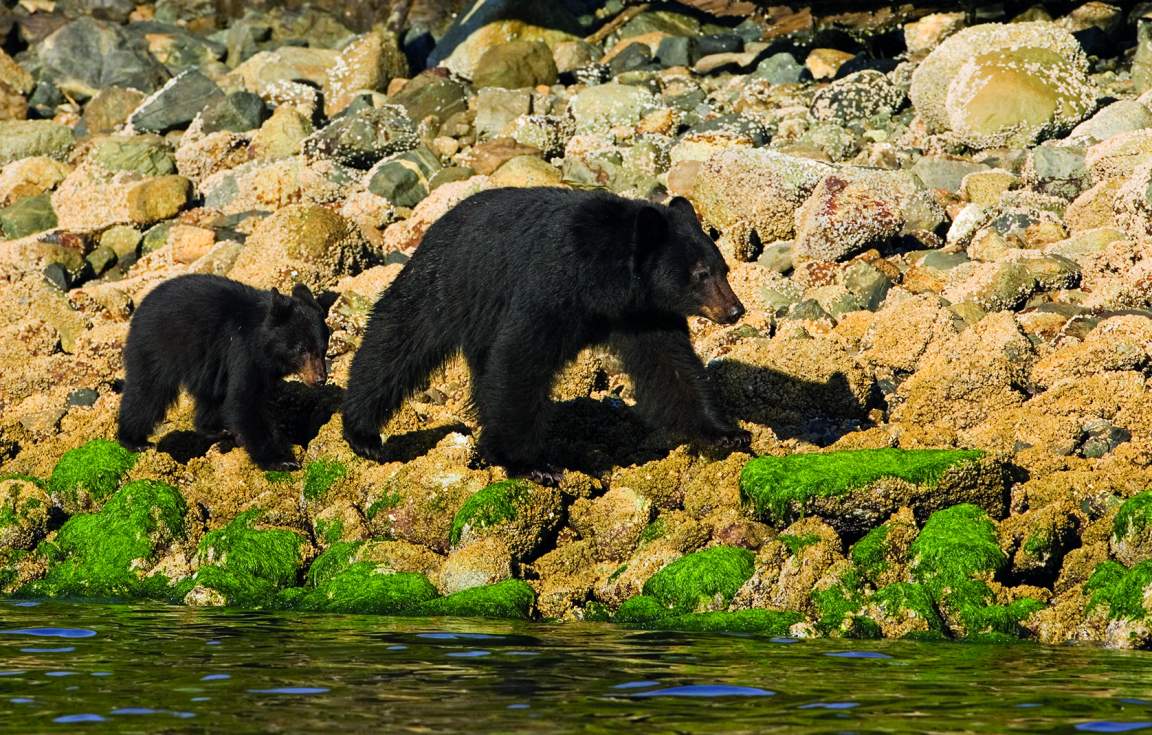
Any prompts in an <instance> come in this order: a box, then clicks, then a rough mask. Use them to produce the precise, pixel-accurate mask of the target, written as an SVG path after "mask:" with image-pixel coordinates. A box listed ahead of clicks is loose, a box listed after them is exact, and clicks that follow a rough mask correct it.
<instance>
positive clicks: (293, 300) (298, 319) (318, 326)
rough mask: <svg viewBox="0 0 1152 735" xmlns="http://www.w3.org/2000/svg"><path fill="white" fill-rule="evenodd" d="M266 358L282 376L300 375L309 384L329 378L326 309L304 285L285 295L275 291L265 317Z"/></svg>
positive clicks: (264, 340)
mask: <svg viewBox="0 0 1152 735" xmlns="http://www.w3.org/2000/svg"><path fill="white" fill-rule="evenodd" d="M262 342H263V348H264V357H265V359H266V360H268V361H269V362H270V363H271V364H272V365H274V366H275V368H276V371H277V372H278V373H280V374H281V375H290V374H292V373H299V375H300V377H302V378H303V379H304V381H305V382H307V383H308V384H309V385H322V384H323V383H324V382H325V381H326V380H327V379H328V370H327V368H326V367H325V365H324V354H325V353H326V352H328V327H327V325H325V324H324V309H323V308H321V306H320V304H318V303H317V302H316V299H315V297H313V296H312V292H311V291H309V290H308V287H307V286H305V285H303V284H297V285H296V287H295V288H293V289H292V295H291V296H285V295H283V294H282V293H280V292H279V291H277V290H276V289H272V298H271V299H269V301H268V311H267V313H266V314H265V317H264V330H263V340H262Z"/></svg>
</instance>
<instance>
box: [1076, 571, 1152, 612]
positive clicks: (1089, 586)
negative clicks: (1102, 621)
mask: <svg viewBox="0 0 1152 735" xmlns="http://www.w3.org/2000/svg"><path fill="white" fill-rule="evenodd" d="M1150 591H1152V561H1143V562H1140V563H1139V564H1137V565H1135V566H1134V567H1132V568H1131V569H1128V568H1125V567H1124V566H1123V565H1122V564H1117V563H1116V562H1114V561H1105V562H1103V563H1101V564H1100V565H1098V566H1097V567H1096V570H1095V571H1094V572H1093V573H1092V576H1091V577H1090V578H1089V579H1088V581H1087V582H1085V583H1084V593H1085V594H1086V595H1087V596H1088V609H1089V610H1092V609H1093V608H1097V607H1103V608H1106V609H1107V612H1108V617H1109V618H1110V619H1112V620H1144V619H1146V618H1147V617H1148V615H1149V612H1150V610H1149V607H1148V603H1147V602H1146V600H1147V599H1148V597H1149V592H1150Z"/></svg>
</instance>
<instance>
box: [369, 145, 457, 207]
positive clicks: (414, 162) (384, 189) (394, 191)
mask: <svg viewBox="0 0 1152 735" xmlns="http://www.w3.org/2000/svg"><path fill="white" fill-rule="evenodd" d="M439 170H440V161H439V160H438V159H437V158H436V156H435V155H434V154H433V153H432V152H431V151H429V150H428V149H427V148H414V149H412V150H410V151H406V152H404V153H398V154H396V155H394V156H389V157H388V158H385V159H384V160H382V161H380V163H378V164H376V165H375V166H373V167H372V169H371V170H370V171H369V172H368V173H367V174H366V175H365V177H366V180H367V184H366V186H367V189H368V191H370V192H372V193H373V194H376V195H377V196H382V197H384V198H385V199H387V200H388V201H389V202H391V203H393V204H395V205H396V206H400V207H415V206H416V205H417V204H419V203H420V201H421V200H423V199H424V197H426V196H428V192H429V190H430V188H431V187H430V184H429V181H430V179H431V178H432V176H434V175H435V174H436V172H438V171H439Z"/></svg>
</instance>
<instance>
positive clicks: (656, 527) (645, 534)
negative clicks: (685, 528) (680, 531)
mask: <svg viewBox="0 0 1152 735" xmlns="http://www.w3.org/2000/svg"><path fill="white" fill-rule="evenodd" d="M667 532H668V529H667V524H666V523H665V522H664V519H663V518H661V517H657V518H656V519H655V520H653V521H652V522H651V523H649V524H648V525H647V526H645V527H644V530H643V531H641V532H640V543H642V544H647V543H651V542H652V541H655V540H656V539H658V538H662V537H663V536H664V534H665V533H667Z"/></svg>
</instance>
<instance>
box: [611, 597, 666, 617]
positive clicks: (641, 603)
mask: <svg viewBox="0 0 1152 735" xmlns="http://www.w3.org/2000/svg"><path fill="white" fill-rule="evenodd" d="M674 615H675V613H673V612H672V611H670V610H669V609H668V608H667V607H665V606H664V604H663V603H662V602H660V600H657V599H656V598H655V597H652V596H651V595H636V596H635V597H629V598H628V599H627V600H625V601H624V602H622V603H620V607H619V608H618V609H617V610H616V615H615V616H614V617H613V618H612V619H613V620H614V621H616V622H617V623H648V622H652V621H654V620H660V619H661V618H668V617H673V616H674Z"/></svg>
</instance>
